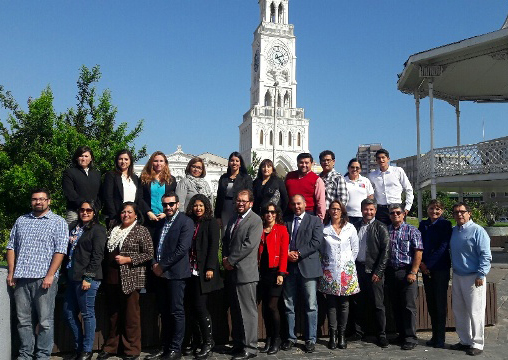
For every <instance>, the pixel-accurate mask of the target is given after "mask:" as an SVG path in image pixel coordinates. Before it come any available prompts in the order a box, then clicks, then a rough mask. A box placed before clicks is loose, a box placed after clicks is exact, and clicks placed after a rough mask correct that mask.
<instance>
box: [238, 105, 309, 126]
mask: <svg viewBox="0 0 508 360" xmlns="http://www.w3.org/2000/svg"><path fill="white" fill-rule="evenodd" d="M276 112H277V114H276V116H277V118H284V119H288V120H305V110H304V109H303V108H286V107H277V108H276ZM263 116H266V117H269V118H273V106H261V105H254V106H253V107H252V108H251V109H250V110H249V111H247V112H246V113H245V114H244V115H243V121H244V122H245V121H247V120H249V119H252V118H253V117H263Z"/></svg>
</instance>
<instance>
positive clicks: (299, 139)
mask: <svg viewBox="0 0 508 360" xmlns="http://www.w3.org/2000/svg"><path fill="white" fill-rule="evenodd" d="M296 146H302V136H301V135H300V133H298V136H297V137H296Z"/></svg>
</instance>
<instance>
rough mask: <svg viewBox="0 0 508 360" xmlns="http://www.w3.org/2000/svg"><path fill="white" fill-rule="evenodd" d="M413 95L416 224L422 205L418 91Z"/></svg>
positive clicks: (420, 219) (421, 214)
mask: <svg viewBox="0 0 508 360" xmlns="http://www.w3.org/2000/svg"><path fill="white" fill-rule="evenodd" d="M414 95H415V108H416V166H417V167H418V168H417V170H416V184H415V188H416V194H417V201H418V222H420V221H422V218H423V211H422V209H423V204H422V201H423V200H422V189H421V186H420V163H421V154H422V149H421V143H420V93H419V92H418V89H416V90H415V92H414Z"/></svg>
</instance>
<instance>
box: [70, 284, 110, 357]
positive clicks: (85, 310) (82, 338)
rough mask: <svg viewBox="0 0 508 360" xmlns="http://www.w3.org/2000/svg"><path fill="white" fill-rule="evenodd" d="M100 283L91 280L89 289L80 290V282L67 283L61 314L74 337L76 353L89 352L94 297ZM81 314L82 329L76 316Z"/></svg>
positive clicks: (92, 337)
mask: <svg viewBox="0 0 508 360" xmlns="http://www.w3.org/2000/svg"><path fill="white" fill-rule="evenodd" d="M100 284H101V282H100V281H96V280H92V284H91V286H90V289H88V290H86V291H85V290H83V289H81V286H82V282H81V281H69V283H68V284H67V290H66V292H65V301H64V306H63V313H64V316H65V318H66V319H67V323H68V324H69V327H70V328H71V331H72V335H74V349H75V350H76V351H77V352H81V351H85V352H91V351H92V347H93V342H94V338H95V296H96V295H97V289H99V285H100ZM80 312H81V317H82V319H83V325H84V326H83V328H84V331H83V328H82V327H81V322H80V321H79V318H78V315H79V313H80Z"/></svg>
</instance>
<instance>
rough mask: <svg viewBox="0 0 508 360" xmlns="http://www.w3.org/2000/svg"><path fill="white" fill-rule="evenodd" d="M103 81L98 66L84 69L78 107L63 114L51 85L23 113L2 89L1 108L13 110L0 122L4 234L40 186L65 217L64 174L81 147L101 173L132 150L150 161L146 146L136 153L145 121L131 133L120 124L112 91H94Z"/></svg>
mask: <svg viewBox="0 0 508 360" xmlns="http://www.w3.org/2000/svg"><path fill="white" fill-rule="evenodd" d="M100 76H101V73H100V69H99V66H94V67H93V68H91V69H88V68H87V67H86V66H83V67H82V68H81V71H80V76H79V79H78V81H77V86H78V95H77V96H76V98H77V100H78V103H77V107H76V109H73V108H71V109H69V110H67V111H66V112H63V113H57V112H56V111H55V109H54V107H53V99H54V97H53V92H52V90H51V88H50V87H49V86H48V87H47V88H46V89H44V90H43V91H42V92H41V94H40V96H39V97H38V98H36V99H30V100H29V101H28V111H24V110H23V109H22V108H21V106H20V105H19V104H18V102H17V101H16V100H15V99H14V97H13V96H12V94H11V93H10V92H9V91H6V90H5V89H4V87H3V86H1V85H0V106H2V107H3V108H5V109H6V110H7V111H8V115H7V119H6V120H5V121H3V120H2V119H0V174H2V176H1V177H0V229H10V228H11V227H12V225H13V223H14V221H15V219H16V218H17V217H18V216H20V215H21V214H23V213H26V212H27V211H29V210H30V208H29V205H30V203H29V201H28V199H29V193H30V190H31V189H32V188H34V187H36V186H37V187H45V188H47V189H48V190H49V191H50V193H51V195H52V203H51V208H52V210H53V211H55V212H56V213H58V214H63V212H64V210H65V200H64V196H63V193H62V189H61V188H62V186H61V181H62V172H63V171H64V170H65V169H66V168H67V167H69V166H70V164H71V158H72V155H73V153H74V151H75V150H76V148H77V147H78V146H81V145H88V146H90V148H92V150H93V152H94V156H95V165H96V167H97V168H98V169H99V171H101V173H104V172H106V171H108V170H110V169H112V168H113V166H114V156H115V153H116V152H117V151H118V150H121V149H124V148H128V149H130V150H131V151H132V153H133V155H134V157H135V159H139V158H142V157H144V156H146V146H143V147H142V148H141V149H140V150H138V151H136V150H135V148H134V145H133V142H134V140H135V139H136V138H137V137H138V136H139V134H140V133H141V131H142V129H143V121H139V122H138V123H137V124H136V126H135V127H134V129H132V130H131V131H128V129H127V123H120V124H119V125H116V124H115V117H116V114H117V108H116V107H114V106H113V105H112V104H111V92H110V91H109V90H105V91H104V92H103V93H102V94H100V95H97V91H96V88H95V87H94V86H93V84H94V83H97V82H98V81H99V79H100ZM2 236H3V233H2ZM3 239H4V238H3V237H1V238H0V258H1V256H2V249H3V248H2V246H1V241H3Z"/></svg>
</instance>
